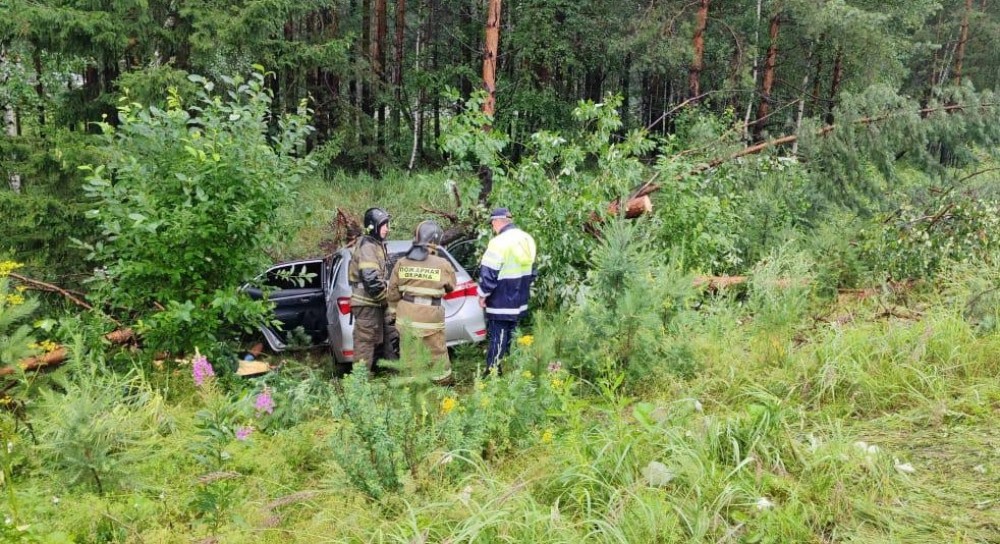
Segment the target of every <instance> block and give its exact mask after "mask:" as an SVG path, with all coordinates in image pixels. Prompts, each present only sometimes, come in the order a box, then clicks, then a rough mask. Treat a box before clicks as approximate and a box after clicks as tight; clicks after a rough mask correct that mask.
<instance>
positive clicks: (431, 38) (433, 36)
mask: <svg viewBox="0 0 1000 544" xmlns="http://www.w3.org/2000/svg"><path fill="white" fill-rule="evenodd" d="M430 1H431V12H430V19H429V23H430V24H428V25H427V40H428V43H430V44H431V71H432V72H434V73H437V71H438V55H439V54H440V50H439V49H438V43H437V42H438V40H437V33H436V32H435V30H436V29H437V8H438V3H437V0H430ZM440 95H441V93H439V92H438V91H437V89H434V92H433V93H432V94H431V109H432V110H434V141H435V142H436V141H438V140H440V139H441V96H440ZM420 149H421V150H423V149H424V144H423V141H421V142H420Z"/></svg>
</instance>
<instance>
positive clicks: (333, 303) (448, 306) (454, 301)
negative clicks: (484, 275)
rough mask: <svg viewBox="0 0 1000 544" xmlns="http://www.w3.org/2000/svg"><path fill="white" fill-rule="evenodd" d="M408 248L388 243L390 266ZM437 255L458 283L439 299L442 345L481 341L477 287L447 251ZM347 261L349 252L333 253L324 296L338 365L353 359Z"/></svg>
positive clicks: (482, 330) (405, 244)
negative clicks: (453, 272) (443, 314)
mask: <svg viewBox="0 0 1000 544" xmlns="http://www.w3.org/2000/svg"><path fill="white" fill-rule="evenodd" d="M411 245H412V244H411V242H409V241H396V240H392V241H389V242H388V243H387V247H388V251H389V255H390V257H389V260H390V263H394V262H395V260H396V259H397V258H398V257H399V256H400V255H402V254H403V253H405V252H406V251H407V250H409V249H410V246H411ZM440 254H441V256H443V257H445V258H446V259H448V261H449V262H450V263H451V264H452V266H453V267H455V279H456V281H457V285H456V287H455V290H454V291H452V292H451V293H448V294H446V295H445V296H444V297H443V300H442V305H443V306H444V311H445V319H444V322H445V342H446V343H447V345H448V346H449V347H450V346H455V345H458V344H468V343H475V342H481V341H483V340H484V339H485V338H486V319H485V317H484V315H483V310H482V308H480V307H479V300H478V298H477V297H478V295H477V293H476V289H477V285H476V283H475V282H474V281H473V280H472V277H471V276H470V275H469V273H468V272H467V271H466V270H465V269H464V268H462V266H461V265H460V264H458V262H457V261H456V260H455V259H454V257H452V256H451V255H450V254H449V253H448V252H447V251H441V252H440ZM350 259H351V253H350V250H348V249H341V250H339V251H338V252H337V253H335V254H334V256H333V258H332V264H331V266H330V270H331V274H330V277H331V282H330V285H329V288H328V295H327V296H328V297H329V299H328V300H329V303H328V307H327V322H328V323H329V337H330V348H331V351H332V352H333V357H334V359H335V360H336V362H337V363H341V364H346V363H350V362H352V361H353V360H354V340H353V331H354V319H353V317H352V316H351V288H350V283H349V282H348V279H347V265H348V263H350Z"/></svg>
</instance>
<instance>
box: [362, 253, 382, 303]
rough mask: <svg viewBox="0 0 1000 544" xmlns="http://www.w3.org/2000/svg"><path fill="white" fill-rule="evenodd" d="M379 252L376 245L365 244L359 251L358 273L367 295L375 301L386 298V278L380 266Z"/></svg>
mask: <svg viewBox="0 0 1000 544" xmlns="http://www.w3.org/2000/svg"><path fill="white" fill-rule="evenodd" d="M378 250H379V248H377V247H376V246H375V245H374V244H364V245H362V246H361V247H360V248H359V249H358V271H359V272H360V274H361V285H362V286H364V288H365V293H367V294H368V296H370V297H371V298H373V299H375V300H382V299H384V298H385V289H386V285H385V278H384V277H383V276H382V274H383V273H382V269H381V266H379V255H378V253H377V252H378Z"/></svg>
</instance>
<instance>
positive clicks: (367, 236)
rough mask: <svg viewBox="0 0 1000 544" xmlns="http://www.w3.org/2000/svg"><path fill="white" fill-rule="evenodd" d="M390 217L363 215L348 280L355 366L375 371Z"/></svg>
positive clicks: (375, 212) (382, 328)
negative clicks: (363, 226)
mask: <svg viewBox="0 0 1000 544" xmlns="http://www.w3.org/2000/svg"><path fill="white" fill-rule="evenodd" d="M389 219H390V217H389V214H388V213H386V212H385V210H383V209H381V208H369V209H368V211H366V212H365V219H364V222H365V232H364V235H362V236H361V237H360V238H358V240H357V242H355V245H354V249H353V251H352V252H351V263H350V264H349V265H348V268H347V277H348V280H349V281H350V283H351V314H352V317H353V318H354V333H353V336H354V362H355V363H363V364H364V365H366V366H367V367H368V370H369V371H374V370H375V359H376V357H377V355H376V349H377V348H378V346H380V345H382V344H383V343H384V342H385V341H386V340H387V336H389V335H387V334H386V329H387V327H388V322H387V319H386V299H385V296H386V292H385V290H386V279H387V277H386V276H388V271H387V270H386V266H387V265H386V262H387V260H388V255H387V254H386V249H385V237H386V235H387V234H388V233H389Z"/></svg>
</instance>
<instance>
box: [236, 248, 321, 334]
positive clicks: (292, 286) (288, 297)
mask: <svg viewBox="0 0 1000 544" xmlns="http://www.w3.org/2000/svg"><path fill="white" fill-rule="evenodd" d="M327 273H328V271H327V268H326V265H325V263H324V262H323V260H321V259H316V260H307V261H295V262H290V263H282V264H279V265H276V266H273V267H271V268H269V269H268V270H267V272H265V273H264V274H262V275H261V276H259V277H258V278H257V279H256V280H254V282H252V283H251V284H248V285H246V286H244V287H243V291H244V292H245V293H247V294H248V295H249V296H250V298H253V299H255V300H268V301H269V302H271V303H272V304H274V319H275V321H276V322H277V323H276V324H275V325H274V326H267V327H262V328H261V332H262V333H263V334H264V338H265V339H266V340H267V343H268V345H269V346H270V347H271V349H272V350H274V351H276V352H279V351H283V350H284V349H286V348H287V347H288V346H289V345H294V346H295V347H303V348H305V347H314V346H319V345H323V344H326V343H327V341H328V338H327V322H326V294H325V292H324V289H323V286H324V285H325V284H326V283H327V281H328V280H327Z"/></svg>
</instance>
